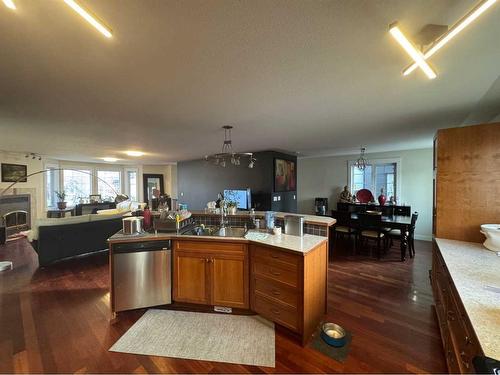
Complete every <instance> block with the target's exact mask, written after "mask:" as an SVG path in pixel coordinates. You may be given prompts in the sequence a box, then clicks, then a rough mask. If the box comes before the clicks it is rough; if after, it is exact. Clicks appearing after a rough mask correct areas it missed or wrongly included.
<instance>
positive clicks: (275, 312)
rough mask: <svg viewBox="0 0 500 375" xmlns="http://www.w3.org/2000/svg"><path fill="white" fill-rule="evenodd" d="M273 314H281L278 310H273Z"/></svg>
mask: <svg viewBox="0 0 500 375" xmlns="http://www.w3.org/2000/svg"><path fill="white" fill-rule="evenodd" d="M271 312H272V313H273V314H276V315H279V314H280V311H279V310H278V309H271Z"/></svg>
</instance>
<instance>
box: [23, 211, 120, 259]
mask: <svg viewBox="0 0 500 375" xmlns="http://www.w3.org/2000/svg"><path fill="white" fill-rule="evenodd" d="M123 216H124V215H123V213H120V214H116V215H94V214H92V215H82V216H71V217H67V218H61V219H38V220H36V221H35V223H34V225H33V228H32V230H31V231H30V232H29V233H28V240H29V241H30V242H31V245H32V247H33V249H34V250H35V251H36V252H37V254H38V263H39V265H40V266H41V267H43V266H47V265H49V264H51V263H53V262H55V261H58V260H61V259H66V258H72V257H75V256H77V255H82V254H88V253H93V252H97V251H100V250H105V249H107V248H108V244H107V239H108V238H109V237H111V236H112V235H113V234H115V233H116V232H118V231H119V230H120V229H122V218H123Z"/></svg>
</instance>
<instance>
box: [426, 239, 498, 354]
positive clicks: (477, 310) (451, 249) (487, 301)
mask: <svg viewBox="0 0 500 375" xmlns="http://www.w3.org/2000/svg"><path fill="white" fill-rule="evenodd" d="M436 243H437V245H438V247H439V250H440V251H441V255H442V256H443V259H444V262H445V263H446V266H447V268H448V271H449V272H450V276H451V278H452V280H453V283H454V284H455V287H456V289H457V291H458V294H459V295H460V299H461V301H462V303H463V305H464V307H465V310H466V312H467V315H468V317H469V319H470V321H471V323H472V326H473V327H474V331H475V332H476V335H477V338H478V340H479V343H480V345H481V348H482V349H483V352H484V354H485V355H486V356H487V357H490V358H494V359H497V360H498V359H500V256H498V255H496V253H495V252H493V251H489V250H487V249H486V248H485V247H484V246H483V245H482V244H480V243H473V242H462V241H455V240H447V239H441V238H436Z"/></svg>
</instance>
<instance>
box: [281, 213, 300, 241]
mask: <svg viewBox="0 0 500 375" xmlns="http://www.w3.org/2000/svg"><path fill="white" fill-rule="evenodd" d="M285 234H290V235H292V236H300V237H302V236H303V235H304V216H296V215H285Z"/></svg>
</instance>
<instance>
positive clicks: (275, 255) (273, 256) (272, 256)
mask: <svg viewBox="0 0 500 375" xmlns="http://www.w3.org/2000/svg"><path fill="white" fill-rule="evenodd" d="M271 258H274V259H278V258H279V255H277V254H271Z"/></svg>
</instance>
